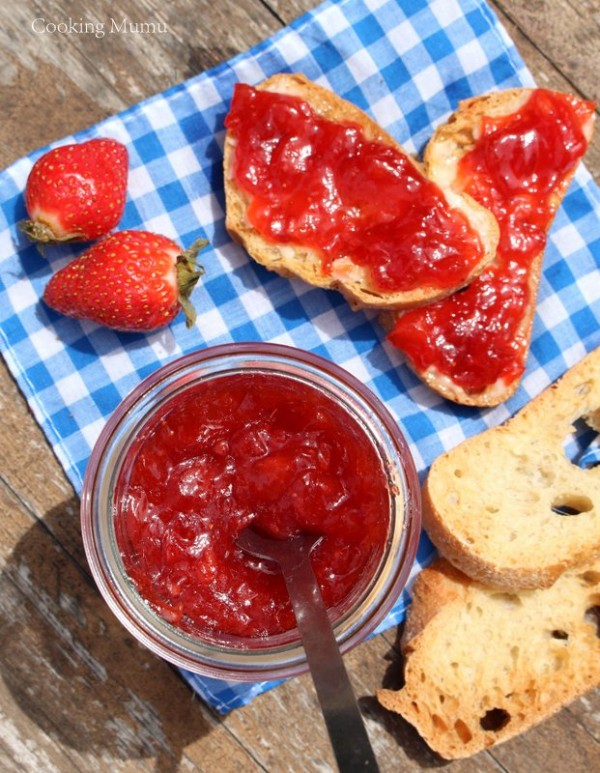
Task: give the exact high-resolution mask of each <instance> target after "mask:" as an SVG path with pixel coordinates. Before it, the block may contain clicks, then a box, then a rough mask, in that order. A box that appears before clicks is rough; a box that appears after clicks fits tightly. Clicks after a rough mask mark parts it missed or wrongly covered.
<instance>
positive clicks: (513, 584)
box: [423, 348, 600, 590]
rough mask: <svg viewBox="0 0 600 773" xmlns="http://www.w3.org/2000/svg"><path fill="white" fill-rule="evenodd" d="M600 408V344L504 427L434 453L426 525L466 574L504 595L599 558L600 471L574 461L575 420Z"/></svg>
mask: <svg viewBox="0 0 600 773" xmlns="http://www.w3.org/2000/svg"><path fill="white" fill-rule="evenodd" d="M599 408H600V348H598V349H595V350H594V351H593V352H591V353H589V354H588V355H587V356H585V357H584V358H583V359H582V360H581V361H580V362H579V363H577V364H576V365H574V366H573V367H572V368H571V369H570V370H568V371H567V373H566V374H565V375H564V376H563V377H562V378H561V379H559V380H558V381H557V382H556V383H554V384H553V385H551V386H550V387H548V388H547V389H546V390H545V391H543V392H542V393H541V394H539V395H538V396H537V397H535V398H534V399H533V400H532V401H531V402H530V403H528V404H527V405H526V406H525V407H524V408H523V409H522V410H521V411H520V412H519V413H517V414H516V415H515V416H514V417H513V418H512V419H509V420H508V421H507V422H506V423H505V424H503V425H502V426H499V427H494V428H491V429H488V430H485V431H484V432H482V433H481V434H479V435H476V436H474V437H472V438H468V439H467V440H464V441H463V442H462V443H460V444H459V445H458V446H456V447H455V448H453V449H452V450H450V451H448V452H447V453H445V454H443V455H442V456H440V457H438V458H437V459H436V460H435V461H434V463H433V465H432V466H431V469H430V471H429V474H428V476H427V479H426V481H425V484H424V486H423V525H424V527H425V530H426V531H427V533H428V534H429V536H430V538H431V540H432V541H433V542H434V544H435V545H436V546H437V548H438V550H439V551H440V553H441V554H442V555H443V556H445V557H446V558H448V559H449V560H450V561H451V562H452V563H453V564H454V565H455V566H457V567H458V568H459V569H461V570H462V571H463V572H465V573H466V574H468V575H469V576H471V577H473V578H475V579H477V580H479V581H481V582H485V583H486V584H490V585H494V586H496V587H499V588H504V589H508V590H515V589H523V588H542V587H548V586H550V585H551V584H552V583H553V582H554V581H555V580H556V579H557V577H558V576H559V575H560V574H561V572H563V571H564V570H565V569H567V568H568V567H572V566H576V565H579V564H581V563H584V562H589V561H591V560H594V559H595V558H596V557H597V556H599V555H600V466H596V467H589V468H587V469H584V468H582V467H579V466H577V464H575V463H574V462H573V461H571V460H570V459H569V457H568V456H567V453H566V452H565V446H564V444H565V441H566V440H567V438H569V437H570V436H571V435H572V434H573V431H574V430H573V426H574V424H575V422H576V420H578V419H580V418H583V419H584V420H587V417H591V418H590V421H591V422H592V423H594V421H595V420H597V417H598V409H599Z"/></svg>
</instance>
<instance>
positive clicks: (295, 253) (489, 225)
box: [224, 74, 498, 309]
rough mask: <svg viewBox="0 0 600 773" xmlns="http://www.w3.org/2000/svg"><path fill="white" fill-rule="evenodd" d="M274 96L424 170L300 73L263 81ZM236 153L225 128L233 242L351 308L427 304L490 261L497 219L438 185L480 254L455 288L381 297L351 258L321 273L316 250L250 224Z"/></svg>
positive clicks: (364, 118)
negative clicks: (346, 126) (356, 130)
mask: <svg viewBox="0 0 600 773" xmlns="http://www.w3.org/2000/svg"><path fill="white" fill-rule="evenodd" d="M257 88H258V89H259V90H267V91H271V92H275V93H281V94H287V95H292V96H296V97H299V98H301V99H302V100H304V101H305V102H307V103H308V104H309V105H310V107H311V108H312V109H313V110H314V111H315V112H316V113H317V114H318V115H320V116H322V117H324V118H326V119H327V120H330V121H335V122H338V123H352V124H356V125H358V126H360V128H361V129H362V131H363V133H364V135H365V138H366V139H367V140H372V141H377V142H381V143H383V144H385V145H389V146H391V147H393V148H396V149H397V150H399V151H400V152H401V153H403V154H404V155H405V157H406V158H408V159H409V161H410V162H411V163H412V164H413V166H414V168H415V169H417V170H418V171H419V174H421V175H423V167H422V165H421V164H420V163H419V162H418V161H416V160H414V159H413V158H411V157H410V156H409V155H408V154H407V153H406V152H405V151H404V150H403V148H402V147H401V146H400V145H399V144H398V143H397V142H396V141H395V140H394V139H393V138H392V137H391V136H390V135H389V134H388V133H387V132H385V131H384V130H383V129H382V128H381V127H380V126H378V125H377V123H375V122H374V121H373V120H371V119H370V118H369V117H368V116H367V115H366V114H365V113H363V112H362V111H361V110H360V109H359V108H357V107H356V106H355V105H353V104H351V103H350V102H347V101H345V100H343V99H341V98H340V97H338V96H337V95H336V94H334V93H332V92H331V91H329V90H328V89H325V88H323V87H322V86H319V85H317V84H315V83H313V82H311V81H309V80H308V79H307V78H305V77H304V76H303V75H300V74H292V75H288V74H279V75H275V76H273V77H271V78H269V79H268V80H266V81H264V82H263V83H262V84H260V85H259V86H258V87H257ZM235 149H236V137H235V133H234V132H233V131H232V130H231V129H228V131H227V134H226V137H225V148H224V176H225V196H226V227H227V229H228V231H229V233H230V234H231V236H232V237H233V238H235V239H236V240H237V241H239V242H240V243H241V244H242V245H243V246H244V247H245V249H246V251H247V252H248V253H249V254H250V255H251V257H252V258H254V260H256V261H257V262H258V263H260V264H262V265H263V266H266V267H267V268H269V269H271V270H273V271H275V272H277V273H279V274H281V275H282V276H286V277H294V276H295V277H299V278H300V279H303V280H304V281H306V282H308V283H310V284H312V285H316V286H318V287H323V288H327V289H336V290H339V291H340V292H341V293H342V294H343V295H344V296H345V297H346V299H347V300H348V301H349V302H350V304H351V305H352V306H353V307H354V308H378V309H392V308H393V309H400V308H408V307H413V306H417V305H420V304H423V303H429V302H431V301H432V300H435V299H437V298H441V297H444V296H446V295H448V294H449V293H451V292H453V291H454V290H456V289H457V287H458V286H461V287H462V286H464V285H465V284H467V283H468V282H469V281H471V280H472V279H473V278H474V277H475V276H476V275H477V274H478V273H479V272H480V271H481V270H482V269H483V268H484V266H486V265H487V264H488V263H489V262H490V261H491V260H492V259H493V257H494V255H495V250H496V245H497V242H498V225H497V223H496V219H495V218H494V217H493V216H492V215H491V214H490V213H489V211H488V210H487V209H485V208H484V207H482V206H480V205H479V204H477V203H476V202H475V201H474V200H473V199H472V198H471V197H470V196H467V195H461V194H457V193H456V192H455V191H453V190H452V189H451V188H450V187H448V188H445V187H444V186H442V185H439V187H440V188H441V189H442V192H443V194H444V195H445V197H446V200H447V201H448V203H449V205H450V206H451V208H452V209H455V210H458V211H460V212H461V213H462V214H463V215H464V216H466V217H467V219H468V221H469V223H470V225H471V227H472V228H473V229H474V230H475V232H476V233H477V234H478V237H479V239H480V241H481V246H482V248H483V254H482V257H481V259H480V261H479V262H478V263H477V265H475V266H473V267H472V269H471V271H470V272H469V273H468V274H466V275H465V276H464V277H462V278H461V282H460V284H459V285H457V286H454V287H446V286H443V284H442V283H440V285H439V286H438V285H435V286H434V285H426V284H423V285H419V286H418V287H415V288H414V289H410V290H404V291H400V292H382V291H381V290H379V289H378V288H377V287H375V286H374V285H373V282H372V281H371V280H370V277H369V275H368V271H367V269H366V268H365V267H363V266H360V265H358V264H357V263H355V262H353V261H352V260H351V259H350V257H343V258H338V259H336V260H335V261H333V265H332V267H331V270H330V271H328V272H325V271H324V268H323V258H322V256H321V255H320V254H318V252H317V251H315V250H313V249H310V248H307V247H303V246H302V245H296V244H290V243H286V244H282V243H278V242H274V241H272V240H270V239H267V238H265V237H264V236H263V235H262V234H261V233H260V232H259V231H258V230H257V229H256V228H254V227H253V226H252V225H251V223H250V222H249V219H248V216H247V211H248V204H249V201H250V196H249V194H248V193H247V192H246V191H244V190H242V189H241V188H240V186H239V185H237V184H236V181H235V179H234V172H233V165H234V157H235Z"/></svg>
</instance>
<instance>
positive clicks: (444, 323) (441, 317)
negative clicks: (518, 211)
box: [381, 89, 594, 407]
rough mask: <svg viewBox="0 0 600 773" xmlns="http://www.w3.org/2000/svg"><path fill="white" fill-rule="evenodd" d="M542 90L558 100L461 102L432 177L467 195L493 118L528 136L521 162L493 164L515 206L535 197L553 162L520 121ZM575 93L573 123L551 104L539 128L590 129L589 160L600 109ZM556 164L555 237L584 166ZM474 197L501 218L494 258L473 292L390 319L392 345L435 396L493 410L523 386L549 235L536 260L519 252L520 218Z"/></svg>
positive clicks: (428, 165)
mask: <svg viewBox="0 0 600 773" xmlns="http://www.w3.org/2000/svg"><path fill="white" fill-rule="evenodd" d="M534 91H535V92H537V94H536V98H538V97H539V96H540V95H541V94H545V95H552V94H555V92H548V91H545V90H543V89H536V90H533V89H510V90H507V91H502V92H497V93H493V94H489V95H486V96H481V97H475V98H473V99H469V100H466V101H465V102H461V104H460V105H459V108H458V110H457V111H456V113H454V115H453V116H452V117H451V118H450V120H449V121H448V122H447V123H446V124H444V125H442V126H440V127H439V129H438V130H437V131H436V132H435V134H434V135H433V137H432V139H431V141H430V142H429V144H428V146H427V148H426V151H425V170H426V173H427V174H428V175H429V177H430V178H431V179H434V180H435V181H436V182H438V184H440V185H441V186H443V187H444V188H445V189H446V188H447V187H454V188H455V189H457V190H463V189H464V186H465V183H464V180H463V179H462V178H461V175H460V173H459V163H460V161H461V159H463V157H464V156H466V155H467V154H469V153H470V151H472V150H473V149H474V148H476V147H477V143H478V141H479V139H480V138H481V137H482V135H483V134H484V133H485V126H486V121H489V119H492V120H494V121H496V122H497V123H499V122H502V121H503V120H510V118H511V117H512V118H513V119H514V121H515V123H514V126H515V136H517V137H518V132H519V131H522V132H523V135H522V136H521V138H518V139H517V141H516V142H515V143H514V145H513V148H512V150H513V155H512V156H507V159H508V160H507V161H506V162H502V164H500V163H495V162H494V165H495V167H496V168H498V169H502V175H503V177H502V178H501V179H502V180H504V182H502V183H501V184H505V178H507V177H509V178H510V180H509V183H510V185H511V186H514V195H513V196H512V198H513V199H514V200H515V201H517V200H518V197H519V196H521V197H522V198H523V196H526V195H527V193H528V191H529V189H530V188H531V177H532V165H533V164H535V157H534V154H535V153H537V154H538V157H540V158H544V159H552V158H554V157H553V156H552V154H551V152H549V151H548V149H547V148H546V147H545V146H544V143H543V141H540V144H539V146H538V147H536V148H535V149H534V151H533V154H532V155H531V156H528V155H527V154H528V153H530V149H529V148H528V145H527V136H526V132H527V129H528V127H526V126H525V128H523V126H524V124H523V123H521V124H519V115H520V111H522V109H523V108H525V106H526V104H527V103H528V101H529V100H530V99H531V98H532V96H533V95H534ZM558 96H561V95H558ZM566 96H567V98H568V99H570V100H571V103H572V105H573V115H572V116H571V117H570V118H569V119H566V118H564V116H562V115H560V113H559V112H557V111H556V110H555V109H554V108H553V107H548V109H547V111H546V113H544V110H543V105H542V107H541V108H540V110H539V112H537V114H536V120H537V122H538V125H539V126H543V125H546V126H548V127H551V126H552V125H553V123H552V122H553V121H555V120H556V116H557V115H559V116H560V118H559V120H564V122H565V123H564V125H565V126H568V121H569V120H572V122H573V126H575V129H574V131H572V132H571V137H573V136H575V135H576V134H577V133H578V132H579V131H581V132H582V137H583V139H582V141H581V142H580V154H581V155H583V153H584V152H585V149H586V148H587V145H588V144H589V141H590V139H591V136H592V130H593V124H594V106H593V104H592V103H590V102H586V101H584V100H578V99H576V98H575V97H570V96H569V95H566ZM544 122H545V123H544ZM569 141H571V140H569ZM519 143H520V145H519ZM494 150H495V148H494ZM532 157H534V161H533V164H532ZM555 157H556V158H557V159H558V161H556V172H557V175H558V178H557V179H556V180H555V182H554V185H553V187H551V188H550V195H549V200H548V201H547V203H546V208H545V211H546V212H547V214H548V221H547V224H546V229H545V230H546V232H547V230H548V229H549V227H550V225H551V222H552V218H553V216H554V213H555V212H556V210H557V209H558V207H559V205H560V203H561V201H562V198H563V196H564V194H565V192H566V190H567V188H568V186H569V184H570V182H571V180H572V177H573V175H574V173H575V169H576V163H574V164H570V165H569V164H567V163H564V166H565V169H563V170H562V171H561V167H560V163H563V162H562V161H560V154H558V153H557V154H556V155H555ZM579 157H581V156H579ZM559 162H560V163H559ZM549 163H552V162H551V161H549ZM550 171H551V170H550ZM467 189H468V188H467ZM474 195H475V197H476V198H478V200H480V202H481V203H485V204H486V206H488V205H489V206H491V207H492V209H494V211H495V214H497V215H498V220H499V222H500V242H499V246H498V251H497V255H496V258H495V260H494V261H493V262H492V263H491V264H490V265H489V266H488V267H487V268H486V269H485V270H484V271H483V272H482V273H481V274H480V275H479V276H478V277H477V279H476V280H475V281H474V282H472V283H471V284H470V285H469V287H468V288H467V289H466V290H465V291H464V293H458V294H453V295H451V296H450V297H448V298H446V299H444V300H442V301H440V302H438V303H435V304H432V305H431V306H428V307H427V308H425V309H418V310H413V311H408V312H406V313H402V312H399V313H395V314H386V315H385V316H383V317H382V320H381V321H382V324H383V325H384V327H385V328H386V330H387V331H388V338H389V340H390V341H391V342H392V343H393V344H394V345H395V346H396V347H397V348H399V349H400V350H401V351H403V352H404V353H405V354H406V356H407V359H408V362H409V364H410V365H411V366H412V368H413V369H414V370H415V372H416V373H417V375H418V376H419V377H420V378H421V379H422V380H423V381H424V382H425V383H427V384H428V385H429V386H430V387H431V388H432V389H434V390H436V391H437V392H439V393H440V394H441V395H442V396H443V397H445V398H447V399H449V400H453V401H454V402H457V403H461V404H464V405H474V406H482V407H486V406H492V405H498V404H499V403H501V402H503V401H504V400H506V399H508V398H509V397H510V396H511V395H512V394H513V393H514V392H515V390H516V389H517V386H518V384H519V382H520V379H521V376H522V374H523V371H524V369H525V363H526V358H527V354H528V351H529V345H530V340H531V329H532V324H533V319H534V314H535V308H536V299H537V293H538V286H539V281H540V275H541V271H542V261H543V254H544V246H545V234H544V231H543V230H542V231H541V233H539V234H537V235H536V238H537V239H538V242H539V243H540V244H542V248H541V249H536V250H533V253H532V254H531V256H529V257H528V258H527V260H528V261H529V262H528V263H527V262H526V261H525V260H524V258H523V257H522V256H521V255H520V254H519V252H518V250H515V249H513V247H512V244H513V243H512V242H511V239H510V230H509V229H510V228H511V224H512V223H513V222H514V221H513V220H512V218H508V217H505V218H504V219H503V217H502V214H501V208H502V206H503V204H502V203H501V204H499V205H498V204H495V202H494V197H493V196H490V190H489V189H487V188H486V187H485V186H480V188H479V190H478V191H477V193H476V194H474ZM522 222H523V233H525V235H526V236H527V238H529V234H530V233H531V232H530V231H529V232H528V229H530V227H531V221H530V220H529V216H527V217H525V218H523V221H522ZM515 267H516V268H515ZM521 270H523V271H524V272H525V273H524V274H523V279H522V280H520V279H519V276H518V274H519V272H520V271H521ZM511 283H512V284H511ZM509 289H510V293H509ZM494 297H498V298H501V301H500V302H499V305H498V308H494V307H493V306H491V305H490V304H491V303H493V301H490V299H493V298H494ZM488 307H490V309H491V310H490V311H489V312H487V311H486V309H487V308H488Z"/></svg>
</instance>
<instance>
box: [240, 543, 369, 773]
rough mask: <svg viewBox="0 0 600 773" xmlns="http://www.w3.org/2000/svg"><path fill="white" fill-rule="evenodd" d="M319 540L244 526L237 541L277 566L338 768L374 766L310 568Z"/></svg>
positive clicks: (350, 771) (352, 769) (349, 772)
mask: <svg viewBox="0 0 600 773" xmlns="http://www.w3.org/2000/svg"><path fill="white" fill-rule="evenodd" d="M320 540H321V537H318V536H314V535H311V534H306V535H299V536H297V537H292V538H290V539H287V540H281V539H271V538H269V537H265V536H263V535H262V534H259V533H258V532H256V531H254V529H252V528H246V529H244V531H243V532H242V533H241V534H240V536H239V537H238V539H237V544H238V545H239V546H240V547H241V548H242V549H243V550H245V551H247V552H248V553H251V554H252V555H255V556H258V557H259V558H269V559H271V560H272V561H275V562H277V563H278V564H279V566H280V567H281V571H282V573H283V577H284V580H285V584H286V587H287V590H288V593H289V596H290V600H291V602H292V607H293V609H294V614H295V615H296V622H297V624H298V631H299V632H300V637H301V638H302V644H303V646H304V651H305V652H306V658H307V660H308V665H309V667H310V672H311V676H312V679H313V683H314V685H315V689H316V692H317V697H318V699H319V703H320V704H321V711H322V712H323V717H324V719H325V725H326V727H327V730H328V732H329V739H330V741H331V746H332V748H333V752H334V754H335V758H336V761H337V764H338V768H339V770H340V771H341V773H354V772H355V771H356V772H357V773H358V772H359V771H378V770H379V767H378V765H377V761H376V759H375V755H374V753H373V749H372V748H371V743H370V741H369V736H368V735H367V731H366V728H365V726H364V723H363V719H362V716H361V713H360V711H359V708H358V705H357V703H356V698H355V697H354V692H353V691H352V686H351V684H350V680H349V678H348V673H347V672H346V668H345V666H344V661H343V659H342V655H341V653H340V650H339V647H338V645H337V642H336V640H335V636H334V634H333V630H332V628H331V623H330V621H329V617H328V615H327V609H326V608H325V604H324V603H323V599H322V597H321V591H320V590H319V586H318V584H317V580H316V578H315V574H314V571H313V568H312V564H311V560H310V553H311V551H312V549H313V548H314V547H315V546H316V545H317V544H318V542H320Z"/></svg>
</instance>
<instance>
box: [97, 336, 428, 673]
mask: <svg viewBox="0 0 600 773" xmlns="http://www.w3.org/2000/svg"><path fill="white" fill-rule="evenodd" d="M248 526H250V527H252V528H255V529H258V530H259V531H262V532H263V533H266V534H268V535H270V536H272V537H274V538H276V539H285V538H287V537H290V536H293V535H295V534H298V533H301V532H310V533H312V534H318V535H319V536H320V537H321V539H320V541H319V543H318V545H317V546H316V547H315V549H314V550H313V552H312V554H311V558H312V563H313V568H314V570H315V574H316V576H317V580H318V582H319V586H320V588H321V593H322V596H323V598H324V601H325V603H326V605H327V607H328V610H329V612H330V616H331V619H332V621H333V623H334V630H335V635H336V638H337V640H338V643H339V645H340V648H341V649H342V651H347V650H348V649H350V648H351V647H352V646H354V645H355V644H357V643H358V642H360V641H362V640H363V639H364V638H365V637H366V636H367V635H368V634H369V633H371V632H372V631H373V630H374V629H375V627H376V626H377V625H378V624H379V623H380V622H381V621H382V620H383V618H384V617H385V615H386V614H387V612H388V611H389V610H390V609H391V607H392V605H393V603H394V602H395V601H396V599H397V598H398V596H399V594H400V592H401V590H402V589H403V587H404V585H405V583H406V581H407V578H408V575H409V572H410V569H411V566H412V563H413V560H414V557H415V553H416V548H417V542H418V538H419V532H420V507H419V488H418V481H417V476H416V472H415V468H414V464H413V461H412V458H411V456H410V452H409V449H408V447H407V445H406V442H405V440H404V438H403V436H402V434H401V432H400V430H399V428H398V426H397V424H396V422H395V421H394V419H393V418H392V417H391V415H390V414H389V412H388V411H387V409H386V408H385V407H384V406H383V405H382V403H381V402H380V401H379V400H378V399H377V398H376V397H375V396H374V395H373V394H372V392H370V391H369V390H368V389H367V388H366V387H365V386H364V385H363V384H361V383H360V382H359V381H357V380H356V379H355V378H354V377H353V376H351V375H350V374H349V373H347V372H346V371H345V370H343V369H342V368H340V367H338V366H336V365H334V364H332V363H331V362H329V361H327V360H325V359H323V358H320V357H318V356H316V355H313V354H309V353H307V352H303V351H300V350H297V349H294V348H291V347H287V346H280V345H276V344H262V343H245V344H228V345H224V346H217V347H213V348H208V349H204V350H202V351H199V352H195V353H193V354H190V355H187V356H184V357H182V358H180V359H178V360H176V361H174V362H172V363H171V364H169V365H166V366H164V367H162V368H160V369H159V370H158V371H156V372H155V373H154V374H152V375H151V376H150V377H148V378H147V379H145V380H144V381H143V382H142V383H141V384H140V385H139V386H138V387H137V388H136V389H134V391H133V392H132V393H131V394H130V395H129V396H128V397H127V398H126V399H125V400H124V401H123V403H122V404H121V405H120V406H119V407H118V408H117V410H116V411H115V413H114V414H113V416H112V417H111V418H110V420H109V421H108V423H107V425H106V427H105V428H104V430H103V432H102V434H101V436H100V438H99V440H98V442H97V444H96V446H95V448H94V450H93V453H92V456H91V459H90V463H89V465H88V469H87V471H86V476H85V481H84V487H83V494H82V529H83V539H84V545H85V550H86V554H87V557H88V560H89V563H90V566H91V569H92V572H93V574H94V577H95V579H96V582H97V584H98V586H99V588H100V591H101V593H102V595H103V596H104V598H105V600H106V601H107V603H108V604H109V606H110V608H111V609H112V611H113V612H114V613H115V614H116V615H117V617H118V618H119V620H120V621H121V622H122V623H123V624H124V625H125V627H126V628H127V629H128V630H129V631H130V633H132V634H133V635H134V636H135V637H136V638H137V639H138V640H139V641H140V642H142V643H143V644H144V645H146V646H147V647H148V648H149V649H150V650H152V651H153V652H154V653H156V654H158V655H160V656H162V657H163V658H165V659H166V660H168V661H170V662H171V663H174V664H176V665H178V666H181V667H183V668H186V669H188V670H189V671H192V672H195V673H200V674H204V675H207V676H213V677H220V678H226V679H237V680H244V681H262V680H265V679H273V678H280V677H285V676H291V675H292V674H296V673H300V672H302V671H305V670H307V668H308V665H307V663H306V658H305V655H304V651H303V648H302V645H301V643H300V640H299V637H298V632H297V630H296V626H295V619H294V615H293V612H292V609H291V605H290V602H289V598H288V596H287V592H286V590H285V585H284V582H283V578H282V576H281V574H280V572H279V570H278V568H277V567H276V566H275V565H273V564H271V563H270V562H269V561H264V560H260V559H257V558H254V557H252V556H250V555H248V554H246V553H245V552H244V551H243V550H242V549H241V548H240V547H238V545H237V542H236V540H237V537H238V535H239V533H240V532H241V531H242V530H243V529H244V528H246V527H248Z"/></svg>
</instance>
